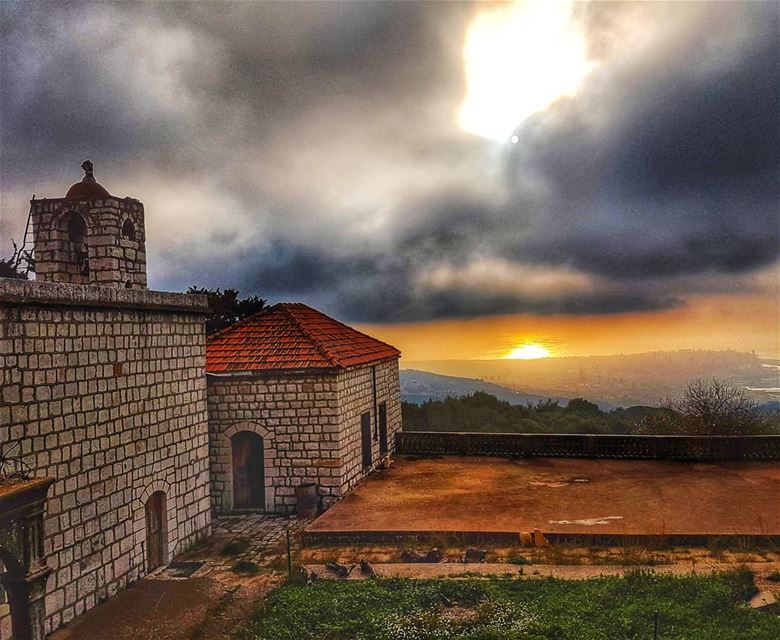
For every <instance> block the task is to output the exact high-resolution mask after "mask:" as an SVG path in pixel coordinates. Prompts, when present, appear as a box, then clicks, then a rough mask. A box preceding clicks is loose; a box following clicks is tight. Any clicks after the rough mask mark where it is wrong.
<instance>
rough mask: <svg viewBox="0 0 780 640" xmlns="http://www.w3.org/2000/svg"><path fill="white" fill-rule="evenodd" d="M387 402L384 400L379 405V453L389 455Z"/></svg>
mask: <svg viewBox="0 0 780 640" xmlns="http://www.w3.org/2000/svg"><path fill="white" fill-rule="evenodd" d="M388 444H389V443H388V441H387V404H385V403H384V402H383V403H382V404H380V405H379V455H380V456H385V455H387V450H388Z"/></svg>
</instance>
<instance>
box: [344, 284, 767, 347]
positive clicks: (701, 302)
mask: <svg viewBox="0 0 780 640" xmlns="http://www.w3.org/2000/svg"><path fill="white" fill-rule="evenodd" d="M778 327H780V308H778V304H777V300H776V299H775V298H774V297H772V296H764V297H756V296H753V295H748V294H744V295H714V296H699V297H696V298H691V299H690V300H689V301H688V304H687V305H686V306H684V307H680V308H677V309H670V310H667V311H654V312H645V313H623V314H611V315H606V314H605V315H588V316H563V315H557V316H538V315H530V314H517V315H506V316H493V317H485V318H473V319H449V320H436V321H431V322H420V323H407V324H372V325H365V324H364V325H359V328H360V330H361V331H365V332H366V333H368V334H370V335H373V336H376V337H377V338H379V339H380V340H384V341H386V342H389V343H390V344H393V345H395V346H396V347H398V348H399V349H400V350H401V352H402V354H403V361H404V362H410V361H420V360H494V359H500V358H502V357H504V356H505V355H507V354H508V353H509V352H510V351H511V350H512V349H513V348H515V347H517V346H518V344H519V345H520V346H522V345H523V344H525V343H526V342H528V343H531V342H533V343H534V344H540V343H541V344H543V345H544V346H545V348H547V349H548V350H549V351H550V353H551V355H552V356H554V357H565V356H591V355H613V354H619V353H643V352H648V351H676V350H682V349H710V350H725V349H733V350H736V351H746V352H750V351H754V350H755V352H756V353H757V354H758V355H759V356H763V357H767V358H779V359H780V332H778ZM518 336H520V338H518ZM524 336H525V337H524ZM529 336H543V338H542V339H541V340H540V339H538V338H530V337H529Z"/></svg>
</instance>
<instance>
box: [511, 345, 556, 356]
mask: <svg viewBox="0 0 780 640" xmlns="http://www.w3.org/2000/svg"><path fill="white" fill-rule="evenodd" d="M551 355H552V354H551V353H550V350H549V349H547V348H546V347H543V346H542V345H540V344H534V343H529V344H523V345H520V346H519V347H515V348H514V349H512V350H511V351H510V352H509V353H507V354H506V355H505V356H504V360H537V359H538V358H549V357H550V356H551Z"/></svg>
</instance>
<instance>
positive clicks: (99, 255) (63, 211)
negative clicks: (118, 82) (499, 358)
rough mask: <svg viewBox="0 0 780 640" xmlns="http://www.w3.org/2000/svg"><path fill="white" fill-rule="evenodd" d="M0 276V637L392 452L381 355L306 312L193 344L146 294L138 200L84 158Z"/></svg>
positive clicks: (177, 313)
mask: <svg viewBox="0 0 780 640" xmlns="http://www.w3.org/2000/svg"><path fill="white" fill-rule="evenodd" d="M82 168H83V169H84V172H85V175H84V178H83V180H82V181H81V182H78V183H76V184H74V185H73V186H72V187H71V188H70V189H69V190H68V191H67V193H66V195H65V197H63V198H44V199H33V200H32V201H31V203H30V204H31V209H30V219H31V222H32V228H33V236H34V257H35V272H36V280H35V281H26V280H16V279H6V278H0V381H1V382H2V387H1V388H0V585H2V589H0V639H1V640H6V638H10V637H14V638H20V639H23V638H35V639H36V640H37V639H38V638H42V637H43V634H44V633H48V632H50V631H52V630H54V629H56V628H58V627H59V626H61V625H62V624H64V623H66V622H68V621H69V620H71V619H72V618H73V617H75V616H77V615H79V614H80V613H82V612H84V611H85V610H87V609H89V608H91V607H93V606H95V605H96V604H97V603H99V602H100V601H102V600H104V599H106V598H108V597H110V596H112V595H113V594H115V593H116V592H117V591H118V590H119V589H121V588H123V587H125V586H127V585H128V584H130V583H132V582H133V581H134V580H136V579H138V578H139V577H141V576H143V575H145V574H146V573H148V572H150V571H153V570H154V569H156V568H157V567H159V566H161V565H163V564H165V563H167V562H168V561H169V560H170V559H171V558H172V557H173V556H175V555H176V554H178V553H180V552H182V551H184V550H185V549H186V548H187V547H188V546H190V545H191V544H193V543H194V542H196V541H197V540H199V539H201V538H203V537H205V536H207V535H209V533H210V528H211V519H212V515H213V514H222V513H227V512H244V511H268V512H276V513H291V512H294V511H295V510H296V506H300V505H298V501H299V500H300V501H301V504H303V501H304V500H305V501H306V504H307V505H308V506H309V507H310V508H313V510H315V511H316V510H317V509H324V508H327V507H328V506H329V505H330V504H332V503H333V502H335V501H337V500H338V499H339V498H341V497H343V496H344V495H345V494H346V493H347V492H348V491H349V490H350V489H351V488H352V487H354V486H355V485H356V484H357V483H358V482H360V481H361V479H363V478H364V477H365V476H366V475H367V474H369V473H370V472H371V471H372V470H374V469H376V468H377V466H379V465H381V464H383V463H384V462H385V461H386V459H387V457H388V456H389V455H391V453H392V452H393V450H394V434H395V432H396V431H398V430H399V429H400V426H401V414H400V389H399V377H398V359H399V356H400V353H399V352H398V350H396V349H395V348H394V347H392V346H390V345H387V344H385V343H383V342H380V341H379V340H376V339H374V338H371V337H370V336H367V335H365V334H363V333H360V332H359V331H357V330H355V329H353V328H351V327H348V326H346V325H344V324H342V323H340V322H338V321H337V320H334V319H333V318H330V317H328V316H326V315H324V314H322V313H320V312H318V311H316V310H315V309H312V308H310V307H307V306H305V305H302V304H279V305H275V306H273V307H270V308H268V309H266V310H264V311H262V312H260V313H259V314H257V315H255V316H252V317H249V318H247V319H245V320H244V321H242V322H239V323H237V324H236V325H233V326H231V327H229V328H228V329H225V330H223V331H222V332H220V333H218V334H216V335H214V336H212V337H211V338H210V339H209V340H208V342H207V340H206V336H205V331H204V327H205V320H206V317H207V315H208V313H209V310H208V306H207V302H206V299H205V297H203V296H198V295H192V294H182V293H166V292H159V291H150V290H148V289H147V288H146V236H145V228H144V207H143V204H141V202H139V201H138V200H136V199H133V198H128V197H125V198H119V197H116V196H113V195H111V194H110V193H109V192H108V191H107V190H106V189H105V188H104V187H102V186H101V185H100V184H99V183H98V182H97V181H96V180H95V177H94V170H93V166H92V163H91V162H89V161H86V162H85V163H84V164H83V165H82Z"/></svg>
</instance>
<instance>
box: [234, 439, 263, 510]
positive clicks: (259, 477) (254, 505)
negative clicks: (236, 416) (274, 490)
mask: <svg viewBox="0 0 780 640" xmlns="http://www.w3.org/2000/svg"><path fill="white" fill-rule="evenodd" d="M230 447H231V451H232V458H233V508H234V509H263V508H264V507H265V468H264V465H263V439H262V438H261V437H260V436H259V435H257V434H256V433H253V432H252V431H239V432H238V433H236V434H234V435H233V436H232V437H231V438H230Z"/></svg>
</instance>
